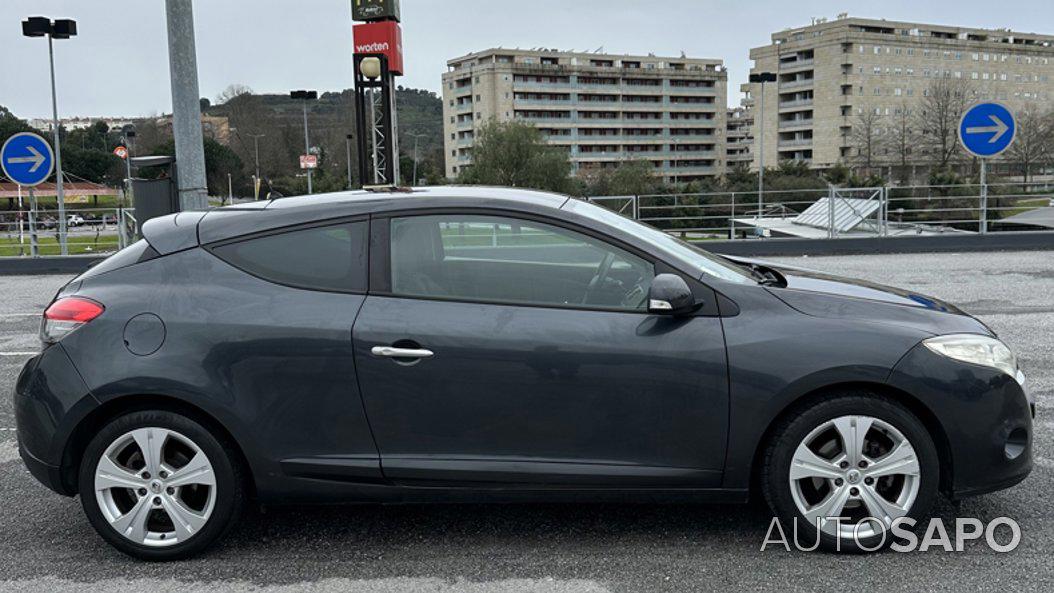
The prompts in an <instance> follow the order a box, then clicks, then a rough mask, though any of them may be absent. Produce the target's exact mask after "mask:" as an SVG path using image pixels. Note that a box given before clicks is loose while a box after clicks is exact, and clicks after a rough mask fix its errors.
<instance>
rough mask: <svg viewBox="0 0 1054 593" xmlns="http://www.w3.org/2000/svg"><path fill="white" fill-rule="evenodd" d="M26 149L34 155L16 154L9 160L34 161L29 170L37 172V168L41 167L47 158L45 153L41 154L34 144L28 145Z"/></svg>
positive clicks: (10, 161) (16, 162) (17, 162)
mask: <svg viewBox="0 0 1054 593" xmlns="http://www.w3.org/2000/svg"><path fill="white" fill-rule="evenodd" d="M26 150H28V151H29V152H31V153H32V156H16V157H14V158H9V159H7V162H9V163H13V164H20V163H33V166H32V167H30V168H29V172H30V173H36V172H37V169H39V168H40V166H41V165H43V164H44V161H45V160H47V159H45V158H44V155H42V154H40V152H39V151H37V149H35V148H33V147H32V146H27V147H26Z"/></svg>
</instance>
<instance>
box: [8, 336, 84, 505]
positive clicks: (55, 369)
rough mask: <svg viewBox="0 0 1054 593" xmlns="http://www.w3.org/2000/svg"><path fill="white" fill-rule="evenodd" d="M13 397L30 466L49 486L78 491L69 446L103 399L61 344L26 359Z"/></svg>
mask: <svg viewBox="0 0 1054 593" xmlns="http://www.w3.org/2000/svg"><path fill="white" fill-rule="evenodd" d="M13 398H14V409H15V426H16V427H17V431H18V451H19V454H20V455H21V457H22V460H23V462H24V463H25V464H26V468H28V469H29V472H30V473H31V474H32V475H33V477H35V478H36V479H37V480H39V481H40V482H41V483H42V484H44V485H45V486H47V487H48V488H50V489H52V490H54V491H55V492H58V493H59V494H63V495H67V496H69V495H73V494H74V493H75V490H76V489H75V488H74V484H75V483H76V476H74V475H73V471H74V470H75V467H76V464H75V463H73V460H72V458H71V456H72V453H73V452H71V451H68V450H67V444H68V443H69V439H70V436H71V434H72V433H73V429H74V428H75V427H76V426H77V424H78V423H79V422H80V420H81V419H83V418H84V417H85V416H86V415H87V414H88V413H89V412H90V411H91V410H92V409H94V408H95V407H96V406H97V405H98V402H96V400H95V398H94V397H92V396H91V394H90V392H89V391H88V388H87V386H86V385H85V384H84V381H83V380H82V379H81V377H80V374H79V373H77V370H76V369H75V368H74V367H73V363H72V362H70V359H69V357H68V356H67V355H66V352H65V351H64V350H63V349H62V347H61V346H51V347H49V348H47V349H45V350H44V351H43V352H41V353H40V354H39V355H37V356H35V357H33V358H31V359H30V360H29V361H28V362H26V364H25V366H24V367H23V368H22V372H21V373H20V374H19V376H18V381H17V382H16V383H15V392H14V395H13ZM78 454H79V452H78Z"/></svg>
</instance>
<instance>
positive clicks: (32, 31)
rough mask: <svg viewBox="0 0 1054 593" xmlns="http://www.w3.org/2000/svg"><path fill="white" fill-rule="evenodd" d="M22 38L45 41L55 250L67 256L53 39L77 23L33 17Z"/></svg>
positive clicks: (70, 32)
mask: <svg viewBox="0 0 1054 593" xmlns="http://www.w3.org/2000/svg"><path fill="white" fill-rule="evenodd" d="M22 35H24V36H26V37H45V36H46V37H47V38H48V64H49V65H50V67H51V122H52V124H51V125H52V128H53V131H54V138H55V139H54V149H55V195H56V198H57V200H58V213H59V250H60V252H61V253H62V255H68V254H69V248H68V246H67V245H66V194H65V191H64V189H63V187H62V143H61V142H62V140H61V138H60V137H59V100H58V92H57V90H56V88H55V47H54V43H53V42H54V40H55V39H69V38H70V37H74V36H76V35H77V21H73V20H70V19H58V20H54V21H53V20H51V19H49V18H47V17H42V16H34V17H29V18H28V19H26V20H24V21H22Z"/></svg>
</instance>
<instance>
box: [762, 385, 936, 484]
mask: <svg viewBox="0 0 1054 593" xmlns="http://www.w3.org/2000/svg"><path fill="white" fill-rule="evenodd" d="M845 393H857V394H871V395H878V396H880V397H885V398H888V399H890V400H892V401H894V402H896V403H899V404H900V405H902V406H904V407H905V408H907V410H908V411H909V412H911V413H912V414H913V415H914V416H915V417H916V418H918V420H919V422H921V423H922V425H923V426H924V427H925V428H926V431H927V432H928V433H929V434H930V437H931V438H932V439H933V444H934V446H935V447H936V448H937V458H938V462H939V466H940V480H939V488H940V491H941V492H950V491H951V487H952V467H953V466H952V451H951V444H950V443H949V441H948V435H947V433H946V432H945V430H944V426H943V425H942V424H941V423H940V420H938V419H937V416H936V415H935V414H934V413H933V411H932V410H930V408H929V407H928V406H926V404H924V403H922V401H921V400H919V399H918V398H917V397H915V396H914V395H912V394H910V393H908V392H907V391H903V390H901V389H897V388H896V387H892V386H890V385H886V384H884V383H871V382H845V383H835V384H831V385H826V386H824V387H820V388H817V389H814V390H812V391H809V392H807V393H804V394H802V395H801V396H799V397H797V398H795V399H793V400H792V401H790V402H789V403H788V404H787V405H786V406H784V407H783V409H782V410H780V412H779V413H778V414H776V415H775V416H773V417H772V420H771V421H770V422H769V424H768V426H766V427H765V431H764V432H763V433H762V436H761V438H760V439H758V442H757V444H756V445H755V446H754V455H753V457H752V458H751V465H750V487H751V488H750V489H751V494H752V496H753V495H756V494H758V493H760V492H761V489H760V487H759V479H760V476H761V466H762V459H763V457H764V455H765V449H766V447H767V446H768V444H769V442H770V441H771V440H772V438H773V437H774V435H775V432H776V430H777V428H778V427H779V426H780V424H781V422H782V421H783V420H784V419H785V418H787V417H788V416H790V415H791V414H794V413H796V412H798V411H800V410H801V409H803V408H808V407H809V406H810V405H812V404H813V403H815V402H817V401H818V400H820V399H823V398H825V397H829V396H831V395H835V394H845Z"/></svg>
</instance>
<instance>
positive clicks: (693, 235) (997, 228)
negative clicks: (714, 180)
mask: <svg viewBox="0 0 1054 593" xmlns="http://www.w3.org/2000/svg"><path fill="white" fill-rule="evenodd" d="M760 198H761V199H760V200H759V195H758V192H756V191H746V192H710V193H693V194H656V195H640V196H597V197H590V198H587V200H588V201H590V202H593V203H596V204H598V205H602V206H604V207H606V208H609V209H611V210H614V211H615V212H618V213H620V214H622V215H624V216H626V217H629V218H632V219H634V220H639V221H641V222H644V223H647V224H649V225H651V226H654V227H656V228H659V229H661V230H664V231H667V232H669V233H672V234H675V235H679V236H681V237H682V238H685V239H688V240H696V241H704V240H711V239H742V238H759V237H804V238H817V239H820V238H838V237H863V236H903V235H938V234H961V233H989V232H1001V231H1007V230H1039V229H1042V228H1043V227H1042V225H1041V224H1038V223H1037V222H1036V221H1034V220H1023V218H1024V217H1020V216H1017V215H1020V214H1022V213H1025V212H1028V211H1032V210H1037V209H1040V208H1049V207H1051V206H1054V202H1052V199H1054V185H1052V184H1051V183H1049V182H1043V183H1028V184H1022V183H1014V184H1009V183H1001V184H988V185H987V186H980V185H977V184H971V185H915V186H895V187H894V186H887V187H857V188H843V187H835V186H830V187H827V188H822V189H793V190H772V191H765V192H763V195H761V196H760ZM1050 212H1051V213H1052V214H1050V215H1049V217H1047V218H1049V219H1052V220H1054V208H1052V209H1051V211H1050ZM1047 230H1049V229H1047Z"/></svg>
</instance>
